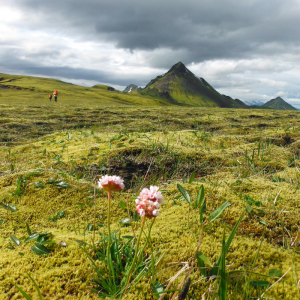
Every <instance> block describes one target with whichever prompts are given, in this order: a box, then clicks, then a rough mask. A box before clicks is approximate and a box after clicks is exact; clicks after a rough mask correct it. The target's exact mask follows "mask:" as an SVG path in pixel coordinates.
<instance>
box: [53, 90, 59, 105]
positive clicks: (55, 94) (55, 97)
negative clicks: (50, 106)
mask: <svg viewBox="0 0 300 300" xmlns="http://www.w3.org/2000/svg"><path fill="white" fill-rule="evenodd" d="M57 95H58V91H57V90H55V91H54V92H53V96H54V100H55V102H57Z"/></svg>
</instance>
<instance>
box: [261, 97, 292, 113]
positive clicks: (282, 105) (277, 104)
mask: <svg viewBox="0 0 300 300" xmlns="http://www.w3.org/2000/svg"><path fill="white" fill-rule="evenodd" d="M261 108H269V109H278V110H297V109H296V108H295V107H294V106H292V105H290V104H288V103H287V102H285V101H284V100H283V99H282V98H281V97H277V98H275V99H271V100H270V101H268V102H266V103H265V104H264V105H262V106H261Z"/></svg>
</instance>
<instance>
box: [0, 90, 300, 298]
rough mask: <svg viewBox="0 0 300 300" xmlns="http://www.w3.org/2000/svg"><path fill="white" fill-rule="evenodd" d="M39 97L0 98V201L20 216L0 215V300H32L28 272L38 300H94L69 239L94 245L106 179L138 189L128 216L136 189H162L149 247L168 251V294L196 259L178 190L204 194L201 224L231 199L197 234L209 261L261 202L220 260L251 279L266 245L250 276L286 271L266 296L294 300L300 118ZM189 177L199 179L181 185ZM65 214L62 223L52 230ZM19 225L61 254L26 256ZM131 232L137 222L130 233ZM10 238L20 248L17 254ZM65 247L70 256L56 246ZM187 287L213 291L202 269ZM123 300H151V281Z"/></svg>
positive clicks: (163, 267)
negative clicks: (46, 235) (249, 202)
mask: <svg viewBox="0 0 300 300" xmlns="http://www.w3.org/2000/svg"><path fill="white" fill-rule="evenodd" d="M24 86H25V85H24ZM26 86H27V85H26ZM42 88H43V86H41V87H40V89H41V90H42ZM19 92H20V93H24V95H25V94H26V93H29V94H28V95H31V96H30V97H31V98H30V99H29V98H28V99H29V100H28V102H25V101H24V99H23V96H22V97H19V96H18V95H19V94H17V93H19ZM6 93H7V94H6ZM9 93H11V94H9ZM34 93H35V92H34V91H30V90H29V91H27V90H24V91H22V90H21V91H19V90H10V89H5V90H2V89H1V90H0V94H1V95H2V97H0V107H1V112H0V113H1V115H0V123H1V134H0V138H1V147H0V155H1V156H0V157H1V159H0V176H1V177H0V199H1V201H2V203H8V204H10V205H14V206H15V207H16V208H17V209H18V211H17V212H10V211H7V210H5V209H3V208H0V219H1V220H0V221H1V222H0V265H1V268H0V280H1V285H0V299H22V297H21V295H20V293H18V292H17V290H16V289H15V288H14V287H13V285H12V283H15V284H18V285H19V286H20V287H21V288H23V289H24V290H25V291H26V292H28V293H29V294H30V295H32V296H33V299H36V297H37V293H36V291H35V289H34V286H33V284H32V283H31V282H30V280H29V279H28V277H27V276H26V272H27V273H29V274H31V275H32V277H33V278H34V279H35V280H36V282H37V283H38V285H39V287H40V289H41V291H42V294H43V296H44V297H45V299H95V296H94V295H92V294H90V293H89V292H88V290H87V289H86V287H87V285H88V281H89V279H91V278H93V277H94V274H93V272H92V269H91V267H90V264H89V261H88V259H87V258H86V256H85V254H84V253H83V251H82V250H81V248H80V247H79V244H78V243H77V242H76V241H74V240H81V241H87V242H90V239H91V237H92V232H91V231H88V230H87V229H86V228H87V226H88V224H92V223H93V211H94V208H93V186H94V185H93V178H94V177H95V176H96V175H101V174H106V173H109V174H116V175H120V176H122V177H124V178H125V185H126V190H128V189H129V188H131V189H132V190H133V191H132V193H130V194H129V200H130V203H131V205H132V207H133V206H134V199H135V198H136V196H137V195H138V193H139V191H140V189H141V187H143V186H149V185H150V184H154V183H155V184H156V185H159V186H160V187H161V189H162V190H163V194H164V197H165V202H166V205H165V206H163V207H162V209H161V215H160V216H159V217H158V218H157V220H156V222H155V226H154V228H153V233H152V240H153V245H154V248H155V249H156V250H158V249H160V251H161V252H165V255H164V257H163V260H162V261H161V263H160V264H159V265H158V267H157V273H158V274H157V280H159V281H160V282H161V283H162V284H163V285H164V286H166V285H167V284H168V280H169V279H170V278H171V277H172V276H174V275H175V274H176V273H177V272H178V271H179V270H180V269H181V268H182V266H183V265H184V264H185V263H187V262H190V261H191V258H192V257H193V255H194V251H195V248H196V244H197V240H198V236H199V233H200V228H199V224H198V221H197V214H198V213H197V212H195V211H192V212H191V215H190V220H189V222H190V226H188V225H187V224H188V205H187V204H186V202H184V201H181V200H180V199H176V198H175V197H176V196H179V193H178V190H177V188H176V185H177V183H180V184H181V185H183V186H184V187H185V188H186V189H187V190H189V191H190V193H191V194H192V195H193V199H195V197H196V194H197V191H198V188H199V186H200V185H201V184H203V185H204V187H205V190H206V200H207V215H209V214H210V213H211V212H212V211H213V210H214V209H216V208H217V207H218V206H219V205H221V204H222V203H223V202H225V201H226V200H228V201H229V202H230V203H232V205H231V206H230V207H229V208H228V209H227V211H226V213H225V214H224V216H223V219H219V220H218V221H217V222H216V223H215V224H214V225H213V227H211V228H209V229H207V230H206V231H205V232H204V238H203V241H202V244H201V248H200V250H201V251H202V252H203V253H204V254H205V255H206V256H207V257H208V258H209V260H210V261H212V262H214V261H216V259H217V257H218V255H219V253H220V251H221V244H222V233H223V229H224V228H225V230H226V235H227V236H228V235H229V233H230V230H231V229H232V226H233V225H234V224H235V222H236V221H237V219H238V218H239V216H240V215H241V213H242V211H243V210H244V208H245V206H246V200H245V196H248V197H250V198H252V199H253V200H255V201H260V202H261V204H260V206H257V207H256V206H253V207H252V208H253V209H252V212H251V213H250V214H246V215H245V217H244V219H243V222H242V223H241V225H240V226H239V230H238V233H237V235H236V237H235V238H234V240H233V243H232V246H231V247H230V250H229V253H228V255H227V257H226V265H227V270H228V272H229V271H236V270H243V271H245V270H248V271H249V270H250V269H251V267H252V264H253V261H254V258H255V255H256V253H257V250H258V248H259V245H260V243H262V244H261V248H260V251H259V253H258V258H257V261H256V262H255V264H254V272H255V273H257V274H262V275H268V273H269V271H270V270H271V269H280V270H282V272H283V274H284V273H285V272H287V271H288V273H287V274H286V275H285V277H284V279H282V280H281V281H280V282H279V283H277V284H276V285H275V286H274V287H272V288H271V289H270V290H269V291H268V292H267V293H266V294H265V297H269V298H273V299H298V298H299V295H300V294H299V276H300V255H299V243H300V238H299V237H298V233H299V229H298V225H299V223H300V213H299V208H300V196H299V193H300V176H299V174H300V173H299V172H300V169H299V162H300V159H299V155H300V138H299V125H300V118H299V113H298V112H286V111H271V110H270V111H265V110H255V111H250V110H237V109H215V108H182V107H180V108H178V107H171V106H168V107H150V106H134V105H125V106H121V105H118V107H113V106H109V105H107V102H105V101H103V103H104V102H105V103H106V105H105V106H103V105H101V102H97V101H96V100H95V101H94V100H93V99H94V98H93V97H94V96H91V97H87V99H86V101H85V102H83V101H80V100H78V101H74V102H72V101H73V100H72V101H71V100H70V99H66V100H65V99H64V97H63V94H62V96H61V97H59V102H58V103H56V104H55V103H53V102H51V103H48V102H47V101H48V100H47V98H46V99H44V98H43V99H42V98H41V97H40V96H36V99H34ZM22 95H23V94H22ZM28 97H29V96H28ZM79 98H80V97H79ZM7 99H10V101H11V102H9V103H8V102H7V101H6V100H7ZM38 103H39V104H38ZM147 172H148V173H147ZM192 172H195V173H196V180H195V181H194V182H193V183H191V184H189V183H183V178H189V176H190V174H191V173H192ZM146 173H147V176H145V175H146ZM21 176H22V178H23V179H24V178H26V182H25V185H24V188H23V189H21V194H20V195H19V196H17V195H14V192H15V191H16V189H17V180H18V178H20V177H21ZM51 178H53V179H54V180H55V181H65V182H67V183H68V184H69V187H67V188H60V187H57V186H55V185H54V184H50V183H48V182H49V179H51ZM50 181H51V180H50ZM126 190H125V191H124V192H123V193H116V194H114V195H113V203H114V205H113V216H112V222H113V225H112V226H113V228H114V229H120V230H121V233H122V234H128V232H131V230H132V229H131V227H120V225H119V221H120V220H121V219H122V218H126V217H127V214H126V212H124V210H123V209H121V208H119V207H118V203H119V201H120V200H125V199H127V197H128V194H127V192H126ZM78 203H83V204H85V205H84V206H82V205H77V204H78ZM62 210H63V211H64V212H65V216H64V217H63V218H61V219H58V220H57V221H56V222H53V221H51V220H49V218H51V217H53V216H54V215H55V214H56V213H57V212H58V211H62ZM101 216H102V217H101ZM97 217H98V220H99V221H97V222H100V223H105V221H106V217H107V207H106V195H105V193H102V192H99V193H98V194H97ZM25 223H28V225H29V226H30V228H31V230H32V231H33V232H34V231H36V232H45V231H47V232H51V233H52V234H53V240H54V241H55V242H56V244H53V245H52V246H51V247H50V248H51V250H52V252H51V253H50V254H49V255H43V256H38V255H36V254H35V253H33V252H32V251H31V250H30V247H31V246H33V244H34V242H29V243H25V242H24V239H25V238H26V237H27V236H28V234H27V232H26V225H25ZM263 223H266V224H267V226H266V225H264V224H263ZM280 223H282V224H283V225H281V224H280ZM138 226H139V223H136V224H135V228H136V229H138ZM147 226H149V224H148V223H147ZM103 230H106V229H105V227H101V226H98V227H97V235H96V236H97V237H98V238H99V239H100V236H99V234H101V233H102V232H103ZM10 235H14V236H16V237H17V238H18V239H19V240H20V241H21V244H20V245H19V246H17V245H15V244H13V243H12V241H11V240H10V238H9V236H10ZM62 241H64V242H66V244H67V246H66V247H62V246H61V242H62ZM10 243H11V244H12V245H13V246H14V249H12V248H11V246H10ZM247 276H249V274H248V275H247ZM182 278H183V275H180V276H179V277H178V279H176V280H175V281H174V283H173V285H172V286H171V287H172V288H176V287H177V285H178V284H179V283H180V282H181V280H182ZM247 278H248V277H247ZM191 279H192V285H191V288H190V291H191V292H192V293H193V294H194V295H195V296H196V297H197V298H198V299H201V296H202V295H203V294H204V293H205V292H206V291H207V289H208V288H209V286H210V285H212V284H213V281H210V282H207V281H206V280H205V278H204V277H203V276H202V275H201V273H200V271H199V270H198V269H197V270H196V271H195V272H194V273H193V274H192V276H191ZM259 279H260V280H268V281H269V282H270V283H271V284H273V283H274V282H275V281H276V280H275V279H272V278H267V279H266V278H264V277H262V276H260V275H252V276H251V280H259ZM239 280H240V281H239ZM228 282H229V286H228V297H229V299H242V291H243V288H244V281H243V280H241V278H240V277H236V278H230V279H229V281H228ZM296 282H298V286H297V283H296ZM249 292H250V294H251V296H253V297H257V296H258V294H259V293H260V294H261V293H262V292H263V290H260V291H258V290H256V289H254V288H251V289H250V290H249ZM145 293H147V295H146V296H144V294H145ZM206 295H207V294H206ZM123 298H124V299H155V297H154V295H153V293H152V291H151V287H150V280H149V278H148V277H146V278H144V280H143V281H142V283H141V284H140V286H138V287H137V289H135V290H134V291H131V292H130V293H129V294H128V295H126V296H124V297H123ZM166 299H167V297H166Z"/></svg>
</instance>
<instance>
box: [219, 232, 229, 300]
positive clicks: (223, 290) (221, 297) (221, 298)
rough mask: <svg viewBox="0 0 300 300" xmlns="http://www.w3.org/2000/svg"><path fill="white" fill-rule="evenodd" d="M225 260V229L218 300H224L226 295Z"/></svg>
mask: <svg viewBox="0 0 300 300" xmlns="http://www.w3.org/2000/svg"><path fill="white" fill-rule="evenodd" d="M225 258H226V252H225V229H224V233H223V242H222V256H221V262H220V286H219V300H226V294H227V284H226V265H225Z"/></svg>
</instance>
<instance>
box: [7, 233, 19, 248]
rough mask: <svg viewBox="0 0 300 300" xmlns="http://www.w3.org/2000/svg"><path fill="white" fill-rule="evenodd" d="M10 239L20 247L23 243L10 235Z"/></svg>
mask: <svg viewBox="0 0 300 300" xmlns="http://www.w3.org/2000/svg"><path fill="white" fill-rule="evenodd" d="M9 238H10V239H11V241H12V242H13V243H14V244H16V245H17V246H20V244H21V242H20V241H19V240H18V239H17V238H16V237H15V236H14V235H12V234H11V235H10V236H9Z"/></svg>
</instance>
